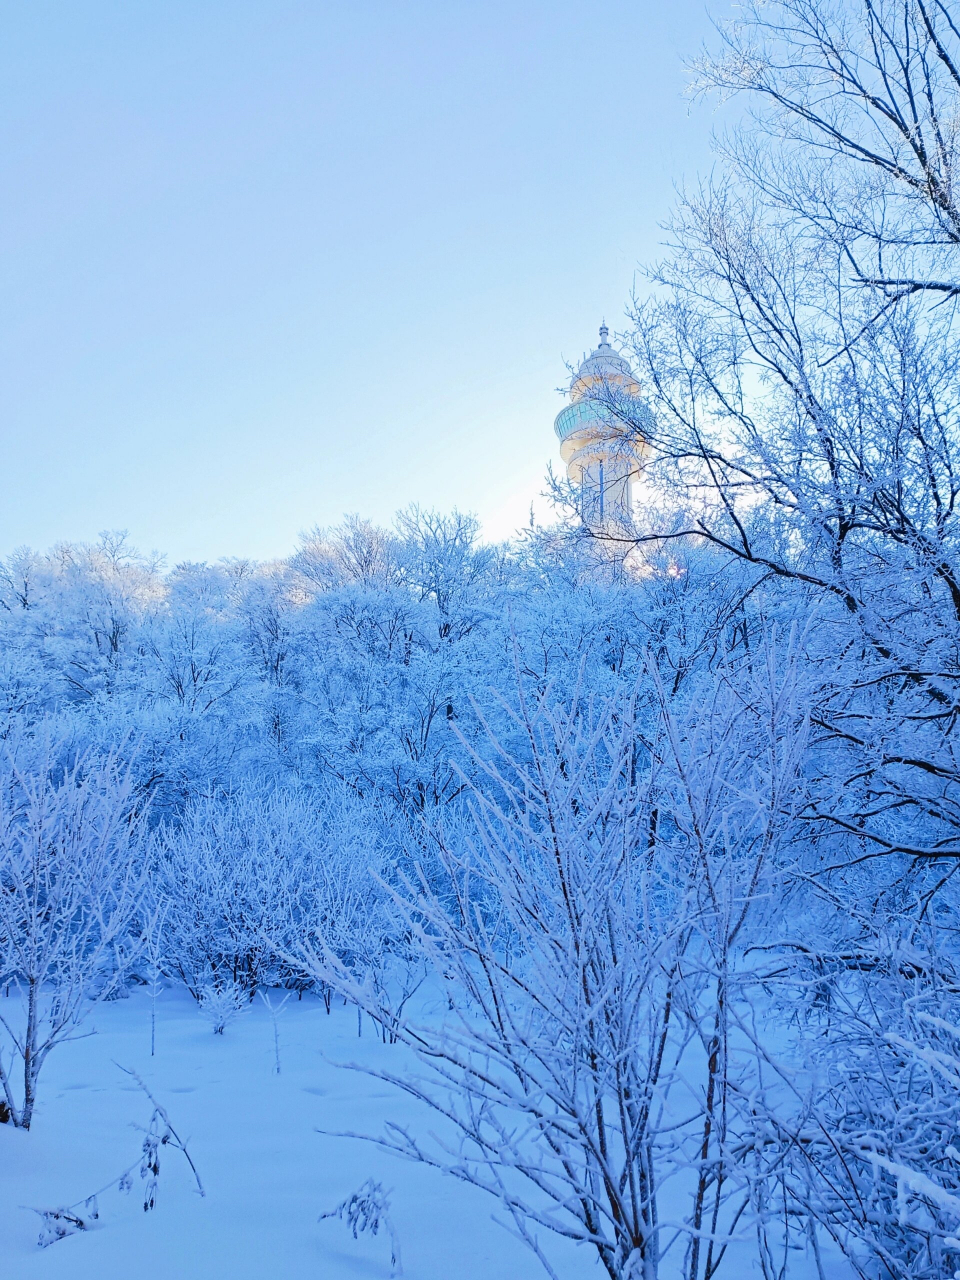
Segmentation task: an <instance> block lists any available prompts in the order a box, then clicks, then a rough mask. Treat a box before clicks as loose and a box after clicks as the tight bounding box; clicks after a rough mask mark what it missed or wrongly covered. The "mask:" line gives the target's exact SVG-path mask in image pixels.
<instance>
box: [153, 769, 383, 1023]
mask: <svg viewBox="0 0 960 1280" xmlns="http://www.w3.org/2000/svg"><path fill="white" fill-rule="evenodd" d="M377 817H378V815H377V811H376V809H375V807H373V806H370V805H365V804H363V803H361V802H360V801H359V800H357V799H356V798H355V797H352V796H351V795H350V794H348V793H347V792H346V791H345V789H342V788H340V787H338V786H335V785H334V786H329V787H325V788H301V787H295V786H287V787H270V786H265V785H260V786H258V785H256V784H255V783H251V784H250V785H248V786H246V787H244V788H242V789H239V790H238V791H236V792H235V793H233V794H230V795H228V796H225V797H218V798H216V799H211V800H202V801H198V802H195V803H194V804H192V805H190V806H189V808H188V809H187V811H186V813H185V814H184V817H183V821H182V822H181V823H180V824H178V825H177V826H176V827H175V828H172V829H171V828H167V829H165V830H164V832H163V833H162V836H161V839H160V841H159V852H158V874H157V885H156V892H157V895H158V899H159V903H160V906H161V907H162V909H163V911H164V913H165V914H164V930H163V946H164V952H165V957H166V960H165V964H166V967H167V969H168V971H170V972H172V973H175V974H177V975H178V976H179V977H180V978H181V979H182V980H183V982H184V983H185V984H186V986H187V987H188V989H189V990H190V991H191V992H192V993H193V994H194V995H195V996H196V997H197V998H198V999H199V998H201V995H202V993H204V992H207V993H208V994H207V1000H208V1002H209V1000H210V999H211V998H213V997H212V996H211V994H210V993H217V992H220V993H222V992H224V991H233V990H235V989H237V990H241V991H243V992H245V993H247V995H248V996H250V997H252V995H253V993H254V992H255V991H256V989H257V988H258V987H260V986H263V985H268V986H276V985H284V984H286V983H289V982H293V981H297V980H298V978H297V975H296V974H295V973H294V972H293V971H292V969H291V967H290V964H289V962H288V960H287V959H286V958H285V957H286V956H287V955H288V954H289V953H290V952H291V950H293V949H295V947H296V945H297V943H298V941H299V939H300V937H301V934H302V932H303V931H304V930H314V929H317V928H320V929H322V931H323V934H324V937H325V939H326V941H327V944H328V945H329V946H330V947H332V948H333V949H334V950H335V951H336V953H337V954H338V955H340V956H341V957H343V959H344V961H345V962H346V963H348V964H351V965H353V966H354V967H355V968H357V967H359V968H363V969H364V970H369V969H370V968H373V967H376V966H377V965H378V964H379V962H380V957H381V956H382V954H383V953H384V951H385V948H386V941H385V936H384V934H385V928H386V926H387V923H388V921H387V918H386V916H385V914H384V909H383V908H384V901H385V897H386V895H385V893H384V891H383V889H382V888H381V887H380V886H379V885H378V883H377V881H376V880H375V879H374V877H373V874H372V873H373V872H377V871H379V870H382V869H383V867H384V858H385V853H384V834H383V831H382V829H381V828H380V826H378V822H377ZM301 977H302V975H301Z"/></svg>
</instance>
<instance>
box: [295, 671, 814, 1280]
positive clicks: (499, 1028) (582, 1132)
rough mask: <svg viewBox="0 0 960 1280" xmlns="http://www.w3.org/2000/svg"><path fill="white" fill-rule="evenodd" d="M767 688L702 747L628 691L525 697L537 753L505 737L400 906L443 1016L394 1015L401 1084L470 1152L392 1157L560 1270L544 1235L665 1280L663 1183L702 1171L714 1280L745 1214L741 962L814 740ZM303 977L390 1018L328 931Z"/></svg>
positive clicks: (699, 1204)
mask: <svg viewBox="0 0 960 1280" xmlns="http://www.w3.org/2000/svg"><path fill="white" fill-rule="evenodd" d="M760 665H761V667H762V666H763V663H762V661H761V663H760ZM787 683H788V684H789V682H787ZM761 685H762V680H761V679H758V680H757V682H756V687H755V688H754V689H753V690H752V692H753V694H754V695H755V697H756V698H757V701H756V702H755V704H754V705H751V703H750V702H749V701H747V700H746V699H745V698H743V697H741V696H736V695H734V694H733V693H731V692H730V691H729V690H727V689H726V685H725V682H724V680H723V679H721V680H720V681H719V682H718V688H717V691H716V692H715V696H714V699H713V704H712V705H710V703H709V701H708V702H707V704H706V719H707V721H708V723H707V724H706V726H705V727H704V728H703V731H702V732H696V731H695V730H696V728H697V721H698V717H693V715H692V712H691V717H692V719H691V720H690V721H688V722H684V723H681V722H680V721H679V720H678V719H677V718H676V717H670V716H667V715H665V714H661V711H662V708H661V709H660V710H658V709H657V705H656V703H657V699H656V697H652V698H650V699H648V708H647V711H645V712H644V716H643V718H640V717H639V716H638V712H637V705H636V701H635V699H632V698H630V697H629V696H628V697H622V698H617V699H611V700H609V701H599V702H597V701H593V700H591V699H590V698H588V697H585V698H584V699H583V700H581V701H579V702H575V703H574V704H573V705H572V706H568V707H562V706H560V707H558V706H557V705H555V704H554V703H553V702H552V701H551V700H550V699H549V698H546V697H545V698H542V699H539V700H538V701H536V702H535V703H533V704H532V705H530V704H527V703H526V702H525V701H524V700H523V699H522V697H521V707H520V710H519V712H518V713H517V716H516V719H517V723H518V725H519V726H520V728H521V731H522V732H523V733H525V735H526V749H525V750H524V751H522V752H521V753H519V754H515V753H513V752H512V751H506V750H504V749H503V748H502V747H501V745H500V743H499V742H498V740H496V739H493V740H492V742H491V752H490V755H489V756H488V757H487V758H484V759H482V760H478V767H479V768H480V769H481V770H483V771H484V772H485V775H486V782H487V785H486V786H485V787H484V788H481V787H480V786H475V787H474V788H473V789H472V796H471V809H470V814H469V815H468V817H467V818H466V819H465V820H464V822H463V823H461V824H457V823H455V822H450V821H444V822H442V823H439V824H438V825H437V826H436V828H435V829H434V832H433V834H434V838H435V840H436V843H437V847H438V849H439V855H438V856H439V859H440V863H441V866H442V869H443V871H444V872H445V881H443V882H438V883H437V884H429V883H427V882H426V881H425V880H424V879H423V878H418V879H415V878H413V877H411V878H409V879H408V880H407V881H406V882H405V883H402V884H401V886H400V888H399V889H398V891H397V893H396V898H397V903H398V907H399V908H400V910H401V911H402V913H403V915H404V917H405V919H406V923H407V926H408V928H409V930H410V932H411V934H412V935H413V936H414V937H415V938H416V939H418V941H419V943H420V946H421V947H422V949H423V952H424V955H425V956H426V957H427V958H428V959H429V960H430V962H431V964H432V968H433V972H434V977H435V981H436V982H438V983H439V985H440V989H441V991H442V993H443V997H444V1002H445V1005H446V1012H445V1013H443V1012H440V1013H438V1015H437V1019H436V1021H428V1020H417V1021H413V1020H412V1019H408V1018H401V1019H399V1020H397V1021H396V1022H395V1024H394V1025H395V1033H396V1036H397V1038H398V1039H400V1040H402V1041H403V1042H405V1043H406V1044H408V1045H409V1046H410V1047H411V1048H412V1049H414V1051H415V1052H417V1053H418V1054H420V1056H421V1058H422V1061H423V1064H424V1075H423V1076H421V1077H411V1076H397V1077H394V1076H393V1075H389V1074H387V1073H384V1074H385V1075H386V1078H389V1079H391V1080H393V1081H394V1082H395V1083H396V1084H398V1085H399V1086H400V1087H401V1088H403V1089H405V1090H406V1091H407V1092H409V1093H410V1094H412V1095H413V1096H415V1097H417V1098H419V1099H421V1100H422V1101H424V1102H425V1103H427V1104H428V1105H429V1106H432V1107H434V1108H436V1109H437V1110H439V1111H441V1112H442V1113H443V1115H444V1116H445V1117H446V1118H447V1120H448V1121H450V1122H452V1124H453V1125H454V1126H455V1127H456V1129H457V1130H458V1131H459V1136H460V1140H459V1142H457V1143H455V1144H454V1146H453V1147H452V1148H447V1149H446V1150H444V1149H442V1148H440V1147H431V1146H430V1145H429V1144H426V1143H424V1142H423V1141H422V1140H421V1139H420V1138H418V1137H417V1136H415V1135H414V1134H413V1133H412V1132H410V1131H409V1130H406V1129H401V1128H399V1127H397V1126H390V1133H389V1136H388V1137H387V1138H386V1139H385V1140H384V1141H385V1144H386V1145H387V1146H389V1147H391V1148H392V1149H395V1150H397V1151H398V1152H401V1153H402V1154H404V1155H406V1156H408V1157H411V1158H414V1159H418V1160H423V1161H425V1162H429V1163H432V1164H435V1165H437V1166H439V1167H441V1168H444V1169H445V1170H447V1171H448V1172H451V1173H453V1174H454V1175H455V1176H457V1177H460V1178H463V1179H465V1180H467V1181H469V1182H472V1183H473V1184H474V1185H477V1186H479V1187H482V1188H483V1189H485V1190H486V1191H488V1192H490V1193H492V1194H493V1195H495V1196H497V1197H498V1198H499V1199H500V1200H501V1202H502V1203H503V1204H504V1205H505V1206H506V1208H507V1209H508V1211H509V1213H510V1214H511V1215H512V1218H513V1221H514V1224H515V1226H516V1229H517V1231H518V1232H519V1234H520V1235H521V1237H522V1238H523V1239H524V1240H526V1242H527V1243H528V1244H529V1245H530V1246H531V1247H532V1248H533V1249H534V1250H535V1251H536V1252H537V1254H538V1256H539V1257H540V1258H541V1260H542V1261H544V1262H545V1261H546V1260H545V1258H544V1256H543V1253H542V1251H541V1250H540V1247H539V1245H538V1244H537V1240H536V1234H535V1232H536V1228H537V1227H538V1226H542V1227H545V1228H547V1229H549V1230H553V1231H557V1232H560V1233H561V1234H562V1235H564V1236H566V1237H567V1238H570V1239H574V1240H578V1241H581V1242H583V1243H588V1244H589V1245H590V1246H591V1247H592V1248H593V1249H594V1250H596V1253H597V1255H598V1258H599V1261H600V1263H601V1265H602V1267H603V1268H604V1270H605V1271H606V1273H607V1274H608V1275H609V1276H610V1277H611V1280H628V1278H630V1280H633V1278H634V1277H644V1278H646V1277H654V1276H656V1274H657V1271H658V1267H659V1264H660V1256H661V1252H662V1249H663V1247H664V1242H663V1240H662V1239H661V1237H662V1235H663V1232H664V1228H663V1226H662V1224H661V1221H660V1214H659V1208H658V1206H659V1202H660V1194H661V1184H662V1183H663V1182H664V1181H666V1180H667V1179H669V1178H671V1177H676V1176H677V1175H678V1170H682V1169H684V1168H685V1169H686V1171H687V1172H686V1173H681V1174H680V1177H681V1181H682V1182H683V1184H684V1185H685V1186H686V1187H687V1188H688V1190H689V1192H690V1195H691V1202H692V1207H691V1211H690V1215H689V1218H688V1220H687V1222H686V1223H685V1224H680V1225H678V1224H676V1223H674V1225H673V1227H672V1228H671V1232H670V1234H671V1236H672V1237H673V1241H674V1246H675V1247H676V1241H677V1240H678V1239H680V1240H684V1241H685V1240H689V1239H692V1240H693V1241H694V1243H695V1244H697V1243H699V1242H700V1240H701V1239H702V1238H703V1237H704V1236H707V1237H708V1238H709V1239H710V1240H713V1241H716V1242H717V1246H718V1247H717V1248H716V1249H714V1250H712V1251H711V1252H710V1253H709V1254H708V1257H707V1267H708V1270H709V1272H710V1274H712V1272H713V1270H714V1269H715V1267H716V1265H718V1264H719V1261H720V1259H721V1258H722V1256H723V1252H724V1250H723V1248H722V1244H723V1241H724V1239H726V1233H728V1232H729V1231H730V1230H732V1228H733V1225H734V1223H735V1221H736V1218H737V1216H739V1215H738V1210H737V1207H736V1205H733V1206H732V1207H731V1205H730V1194H731V1191H733V1190H734V1189H738V1190H739V1195H740V1200H741V1202H742V1203H744V1204H745V1203H746V1200H747V1199H748V1191H747V1190H745V1188H744V1180H743V1179H741V1180H740V1182H739V1183H738V1182H737V1180H736V1179H735V1178H732V1177H731V1171H730V1168H729V1167H728V1163H727V1159H728V1157H727V1148H728V1144H729V1139H730V1133H729V1132H728V1131H727V1128H725V1126H726V1125H727V1124H728V1117H729V1105H728V1104H729V1100H730V1095H731V1090H730V1088H729V1087H728V1086H729V1080H730V1077H729V1074H728V1071H729V1063H728V1058H727V1056H726V1051H725V1050H726V1042H727V1037H728V1032H729V1025H728V1009H729V1007H730V1005H731V1004H732V1003H733V1002H734V1000H735V998H736V996H737V989H736V978H735V975H734V974H733V973H732V972H731V971H730V965H729V959H730V953H731V951H732V949H733V948H734V946H735V945H736V944H737V940H738V934H739V933H740V931H741V930H742V928H743V925H744V922H745V920H746V918H747V917H748V915H749V914H750V912H751V909H752V905H753V900H754V897H755V896H756V895H757V894H758V893H759V892H760V889H761V887H763V888H764V889H768V888H769V880H768V878H767V866H768V864H771V863H772V862H773V861H774V854H775V850H776V847H777V840H778V835H777V826H776V823H775V821H774V819H775V817H776V815H777V813H778V810H780V809H781V808H784V807H788V803H787V802H788V801H789V795H790V792H791V787H792V785H793V778H794V772H795V767H796V758H797V752H796V746H797V742H798V741H799V740H800V739H799V738H798V736H797V726H796V724H795V723H794V722H795V720H796V708H795V703H794V697H793V693H792V691H791V690H790V689H786V692H785V693H784V696H783V697H782V698H781V697H780V694H781V692H783V690H781V689H780V688H777V687H774V688H773V689H772V690H771V691H769V692H768V696H767V698H766V701H764V699H763V698H762V697H760V696H759V695H760V692H761V689H760V686H761ZM700 692H701V695H702V694H703V692H704V691H703V690H701V691H700ZM648 712H649V715H648ZM698 712H700V713H701V715H700V716H699V719H703V715H702V713H703V712H704V703H703V699H702V698H701V700H700V702H699V703H698ZM765 736H766V738H767V739H768V744H767V748H766V750H764V749H763V742H764V739H765ZM302 962H303V964H304V967H305V969H306V970H307V972H309V973H311V974H313V975H315V976H316V977H317V978H318V979H323V980H326V981H328V982H331V983H333V984H335V985H336V986H337V987H338V988H339V989H340V990H342V991H343V992H344V993H345V994H346V995H348V996H349V997H350V998H351V999H353V1000H354V1001H356V1002H357V1004H359V1005H361V1006H362V1007H364V1008H366V1009H367V1011H368V1012H369V1013H370V1014H371V1016H373V1017H375V1018H379V1019H382V1018H384V1017H385V1016H390V1011H385V1010H384V1009H383V1008H382V1007H381V1006H380V1005H379V1004H378V1002H377V999H376V992H374V991H372V990H371V988H370V987H369V986H368V985H365V984H363V983H362V982H359V981H357V979H356V977H355V975H354V974H353V973H351V972H350V970H349V968H348V967H347V966H345V965H344V964H343V963H342V962H341V961H340V960H339V959H338V957H337V956H335V955H334V954H333V953H332V952H331V951H330V950H329V948H326V947H325V946H324V945H323V940H322V938H321V937H317V938H315V939H312V940H309V945H305V946H304V948H303V951H302ZM725 966H726V967H725ZM698 1042H699V1043H698ZM718 1044H719V1045H720V1047H717V1045H718ZM701 1045H702V1047H701ZM708 1224H709V1225H708ZM690 1265H692V1266H693V1267H694V1269H695V1270H694V1271H692V1272H691V1273H690V1274H691V1275H693V1274H700V1273H701V1268H700V1264H699V1263H698V1261H697V1257H696V1255H695V1254H694V1256H693V1257H692V1261H691V1264H690Z"/></svg>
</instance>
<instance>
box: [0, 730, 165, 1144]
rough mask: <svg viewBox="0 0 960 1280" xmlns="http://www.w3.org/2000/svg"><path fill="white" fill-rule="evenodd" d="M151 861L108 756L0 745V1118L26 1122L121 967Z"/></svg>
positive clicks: (121, 776) (123, 776)
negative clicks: (54, 1065)
mask: <svg viewBox="0 0 960 1280" xmlns="http://www.w3.org/2000/svg"><path fill="white" fill-rule="evenodd" d="M148 863H149V844H148V840H147V836H146V830H145V821H144V815H143V813H142V812H141V811H140V810H139V809H138V808H137V805H136V804H135V802H134V796H133V792H132V787H131V784H130V777H129V773H128V772H127V771H125V770H124V769H122V768H121V767H120V766H119V765H118V763H117V761H116V760H115V759H110V758H107V759H102V758H100V759H98V758H96V757H94V756H89V757H81V758H80V759H79V760H74V761H73V762H72V763H69V764H66V765H65V764H63V763H62V761H61V760H60V759H59V758H58V752H57V749H56V744H52V743H47V744H45V745H44V744H39V745H38V744H33V743H29V742H21V743H19V744H18V745H17V746H14V747H8V748H7V749H6V750H5V751H4V752H3V753H2V754H0V989H2V990H3V993H4V994H3V995H2V996H0V1028H2V1032H3V1036H2V1040H0V1085H2V1088H3V1100H2V1102H0V1110H2V1113H3V1115H2V1118H3V1119H5V1120H9V1121H12V1122H13V1123H14V1124H15V1125H18V1126H20V1127H22V1128H24V1129H29V1127H30V1124H31V1121H32V1119H33V1114H34V1107H35V1104H36V1097H37V1081H38V1078H39V1075H40V1070H41V1068H42V1067H43V1064H44V1062H45V1061H46V1059H47V1057H48V1055H49V1054H50V1052H51V1050H52V1049H54V1048H55V1047H56V1045H58V1044H60V1043H61V1042H62V1041H63V1040H65V1039H68V1038H69V1037H70V1036H71V1035H72V1034H73V1032H74V1031H75V1029H76V1027H77V1025H78V1023H79V1022H80V1021H81V1020H82V1019H83V1018H84V1016H85V1015H86V1014H87V1012H88V1011H89V1009H90V1007H91V1005H92V1004H93V1003H94V1002H96V1001H97V1000H104V999H108V998H109V997H110V996H111V995H112V994H114V993H116V991H117V990H118V988H119V987H120V985H121V984H122V983H123V982H125V981H126V979H127V978H128V976H129V968H130V965H131V963H132V961H133V960H134V958H135V956H136V953H137V951H138V948H139V941H138V936H137V930H138V927H139V926H140V925H141V924H142V917H143V914H144V898H145V886H146V880H147V871H148ZM18 1075H19V1076H20V1078H21V1080H22V1084H21V1086H20V1088H19V1090H18V1088H17V1084H16V1077H17V1076H18Z"/></svg>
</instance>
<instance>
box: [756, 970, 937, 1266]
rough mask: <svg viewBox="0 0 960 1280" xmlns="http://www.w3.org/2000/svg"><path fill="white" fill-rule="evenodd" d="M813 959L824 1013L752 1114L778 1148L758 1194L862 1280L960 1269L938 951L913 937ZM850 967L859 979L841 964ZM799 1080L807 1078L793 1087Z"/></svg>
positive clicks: (808, 1029) (811, 1026)
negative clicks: (836, 1249)
mask: <svg viewBox="0 0 960 1280" xmlns="http://www.w3.org/2000/svg"><path fill="white" fill-rule="evenodd" d="M826 959H827V960H828V961H831V962H832V963H830V965H829V970H828V971H827V978H828V980H829V981H830V982H831V986H832V992H831V1003H832V1008H831V1010H830V1016H829V1018H828V1017H827V1016H826V1015H823V1016H821V1017H820V1018H819V1019H817V1020H813V1019H811V1022H810V1024H809V1026H808V1028H807V1031H806V1035H805V1038H804V1040H803V1041H802V1042H801V1049H802V1050H803V1051H804V1053H805V1057H806V1070H805V1071H804V1072H802V1073H798V1072H797V1070H796V1067H795V1065H794V1064H793V1063H791V1064H790V1066H788V1067H787V1069H786V1070H782V1077H783V1079H784V1081H785V1082H787V1083H788V1084H789V1085H790V1088H789V1089H788V1090H784V1091H783V1092H782V1093H781V1102H780V1106H779V1108H778V1110H777V1112H776V1113H775V1114H774V1115H773V1116H768V1117H767V1118H766V1119H765V1121H764V1137H763V1141H764V1142H765V1143H766V1144H768V1145H770V1146H774V1145H779V1146H780V1148H781V1149H782V1152H783V1156H782V1158H781V1160H780V1161H779V1169H778V1174H777V1178H776V1188H775V1192H776V1194H775V1196H774V1198H773V1199H772V1200H771V1201H770V1203H771V1205H772V1204H773V1202H774V1200H777V1201H778V1202H779V1212H780V1213H781V1215H782V1214H783V1212H784V1210H786V1213H787V1214H788V1215H789V1216H790V1217H792V1218H793V1220H794V1221H796V1222H800V1223H804V1222H805V1223H809V1224H816V1226H817V1227H818V1228H820V1229H822V1230H823V1231H825V1232H826V1233H827V1234H828V1235H829V1236H830V1237H832V1239H833V1240H834V1241H835V1242H836V1243H837V1244H838V1245H839V1246H840V1248H841V1249H842V1250H843V1252H844V1253H845V1254H846V1256H847V1258H848V1259H849V1261H850V1262H851V1264H852V1265H853V1267H854V1269H855V1271H856V1273H857V1275H859V1276H862V1277H864V1280H872V1278H873V1277H874V1276H876V1275H885V1276H889V1277H891V1280H943V1278H944V1277H949V1276H954V1275H955V1274H958V1273H960V1238H958V1237H960V1000H958V994H957V986H956V982H955V979H954V978H953V977H952V975H947V974H945V972H944V970H943V965H942V961H941V960H940V959H938V958H937V957H936V956H935V955H932V954H929V953H928V954H927V956H925V957H923V956H922V955H921V953H920V952H919V951H918V949H917V948H916V947H911V948H909V949H899V948H898V949H893V948H890V949H887V950H885V951H883V950H874V951H873V952H872V953H870V952H867V951H866V950H864V951H863V952H862V953H861V954H860V955H859V956H857V955H856V954H852V955H851V953H849V952H848V953H847V954H846V955H845V956H842V957H841V956H834V957H826ZM857 966H862V967H863V969H864V970H865V971H866V973H867V980H866V981H864V980H863V979H864V974H863V973H862V972H855V971H854V972H851V970H856V968H857ZM824 969H825V966H824V965H823V964H821V965H820V966H819V970H820V971H819V973H818V976H817V981H818V983H820V984H821V985H822V983H823V981H824ZM937 969H939V970H940V972H939V973H937V972H936V971H937ZM830 970H832V972H830ZM945 977H948V981H947V982H944V978H945ZM804 1078H806V1079H807V1080H808V1081H809V1084H808V1085H807V1086H806V1088H805V1089H800V1088H798V1080H803V1079H804ZM791 1093H792V1095H793V1103H794V1106H793V1107H791V1106H790V1105H789V1095H790V1094H791ZM773 1134H776V1135H777V1136H776V1140H774V1139H773V1138H772V1135H773Z"/></svg>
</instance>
